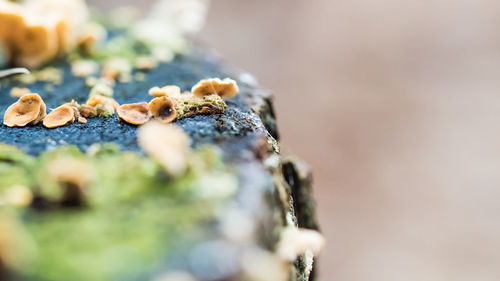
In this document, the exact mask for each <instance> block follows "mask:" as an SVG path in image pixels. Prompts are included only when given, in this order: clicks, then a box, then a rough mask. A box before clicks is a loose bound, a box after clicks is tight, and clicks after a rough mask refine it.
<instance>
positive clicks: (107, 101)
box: [87, 95, 120, 110]
mask: <svg viewBox="0 0 500 281" xmlns="http://www.w3.org/2000/svg"><path fill="white" fill-rule="evenodd" d="M100 104H103V105H111V106H112V107H113V109H114V110H117V109H118V107H120V104H119V103H117V102H116V101H115V100H114V99H112V98H108V97H105V96H101V95H94V96H91V97H90V98H89V99H88V100H87V105H90V106H98V105H100Z"/></svg>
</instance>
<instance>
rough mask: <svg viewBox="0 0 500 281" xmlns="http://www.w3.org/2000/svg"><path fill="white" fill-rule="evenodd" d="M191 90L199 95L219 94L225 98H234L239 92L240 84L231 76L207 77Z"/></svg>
mask: <svg viewBox="0 0 500 281" xmlns="http://www.w3.org/2000/svg"><path fill="white" fill-rule="evenodd" d="M191 92H192V93H193V94H194V95H195V96H198V97H204V96H209V95H214V94H217V95H219V96H221V97H223V98H233V97H234V96H236V94H237V93H238V92H239V88H238V84H236V81H234V80H233V79H230V78H226V79H224V80H221V79H219V78H212V79H205V80H201V81H200V82H198V83H197V84H196V85H194V86H193V89H192V90H191Z"/></svg>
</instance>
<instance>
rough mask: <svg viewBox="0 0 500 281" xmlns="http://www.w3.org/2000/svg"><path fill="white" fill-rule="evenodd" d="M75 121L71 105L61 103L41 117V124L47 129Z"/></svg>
mask: <svg viewBox="0 0 500 281" xmlns="http://www.w3.org/2000/svg"><path fill="white" fill-rule="evenodd" d="M73 121H75V113H74V110H73V108H72V107H71V106H69V105H61V106H59V107H58V108H56V109H54V110H52V112H50V113H49V115H47V117H45V119H43V125H44V126H45V127H47V128H49V129H51V128H56V127H61V126H64V125H66V124H68V123H72V122H73Z"/></svg>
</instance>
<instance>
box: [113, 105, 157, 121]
mask: <svg viewBox="0 0 500 281" xmlns="http://www.w3.org/2000/svg"><path fill="white" fill-rule="evenodd" d="M117 112H118V117H119V118H120V119H122V120H123V121H125V122H127V123H130V124H133V125H142V124H145V123H147V122H148V121H149V120H150V119H151V113H150V112H149V107H148V104H147V103H146V102H140V103H131V104H123V105H121V106H120V107H118V110H117Z"/></svg>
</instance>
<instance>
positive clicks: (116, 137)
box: [0, 49, 274, 158]
mask: <svg viewBox="0 0 500 281" xmlns="http://www.w3.org/2000/svg"><path fill="white" fill-rule="evenodd" d="M58 66H60V67H62V68H63V69H64V81H63V83H61V85H54V87H53V90H52V91H47V90H46V85H47V84H48V83H50V82H37V83H35V84H32V85H28V87H29V88H30V89H31V91H32V92H35V93H38V94H40V95H41V96H42V98H43V99H44V101H45V103H46V104H47V108H48V112H50V109H53V108H56V107H57V106H59V105H61V104H63V103H65V102H69V101H71V100H72V99H75V100H76V101H77V102H79V103H85V101H86V100H87V98H88V94H89V91H90V89H89V88H88V87H87V86H86V85H85V79H83V78H77V77H74V76H72V74H71V72H70V69H69V65H67V64H66V63H64V62H60V63H59V64H58ZM229 72H231V71H230V70H226V71H225V70H224V68H223V67H222V65H221V62H220V60H218V59H217V58H215V57H214V56H212V55H210V54H209V53H208V52H204V51H200V50H199V49H198V50H196V51H194V52H193V53H192V54H191V55H189V56H178V57H176V59H175V60H174V61H173V62H171V63H168V64H161V65H160V66H159V67H158V68H156V69H154V70H151V71H149V72H146V80H145V81H132V82H128V83H121V82H117V85H116V86H115V88H114V90H115V94H114V98H115V99H116V100H117V101H118V103H120V104H123V103H133V102H142V101H150V100H151V99H152V97H151V96H149V95H148V90H149V89H150V88H151V87H152V86H161V85H179V86H180V87H181V89H182V90H183V91H184V90H190V89H191V87H192V85H194V84H196V82H198V81H199V80H200V79H203V78H210V77H232V78H235V79H236V78H237V77H234V76H233V75H232V74H231V73H229ZM239 85H240V87H241V93H240V94H239V95H238V96H236V98H234V99H231V100H228V101H227V104H228V108H227V111H226V112H225V113H224V114H220V115H217V114H216V115H204V116H195V117H191V118H185V119H182V120H178V121H176V122H175V124H176V125H178V126H180V127H182V128H183V129H184V130H185V131H186V132H187V133H188V134H189V135H190V136H191V139H192V142H193V145H194V146H198V145H202V144H208V143H216V144H219V145H220V146H221V147H222V148H223V150H229V151H236V150H239V151H244V150H248V146H249V145H251V143H252V140H253V139H255V137H256V136H266V135H267V130H266V128H265V125H264V124H263V122H262V121H261V118H259V116H257V114H255V113H254V112H252V110H251V109H250V107H249V106H248V104H247V102H246V101H245V99H249V98H250V99H256V98H258V97H256V96H252V95H255V93H252V88H251V87H249V86H248V85H245V84H244V83H241V82H239ZM15 86H22V85H20V84H19V83H16V82H13V81H11V80H8V81H3V82H2V87H1V89H0V118H1V119H2V120H3V115H4V113H5V110H6V109H7V107H8V106H9V105H11V104H12V103H14V102H15V101H16V100H17V98H13V97H11V96H10V94H9V92H10V90H11V88H12V87H15ZM268 121H269V120H268ZM270 122H274V119H272V120H270ZM272 126H274V125H272ZM136 132H137V127H136V126H133V125H129V124H127V123H125V122H122V121H120V120H118V118H117V117H116V115H115V116H112V117H108V118H92V119H89V120H88V122H87V123H86V124H79V123H77V122H75V123H73V124H70V125H68V126H64V127H60V128H55V129H46V128H45V127H43V126H42V125H41V124H38V125H35V126H27V127H23V128H9V127H7V126H5V125H3V124H2V125H0V142H3V143H6V144H12V145H16V146H18V147H19V148H21V149H22V150H24V151H26V152H28V153H30V154H33V155H38V154H39V153H41V152H43V151H45V150H48V149H52V148H53V147H55V146H59V145H67V144H69V145H76V146H77V147H79V148H80V149H82V150H86V149H87V148H88V147H89V146H90V145H92V144H94V143H103V142H114V143H117V144H118V145H119V146H120V148H121V149H122V150H133V151H138V150H140V149H139V147H138V144H137V138H136ZM242 146H247V147H246V148H247V149H243V147H242ZM226 155H227V156H228V157H229V158H231V157H239V156H240V155H239V154H238V153H237V154H234V153H227V154H226Z"/></svg>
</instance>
